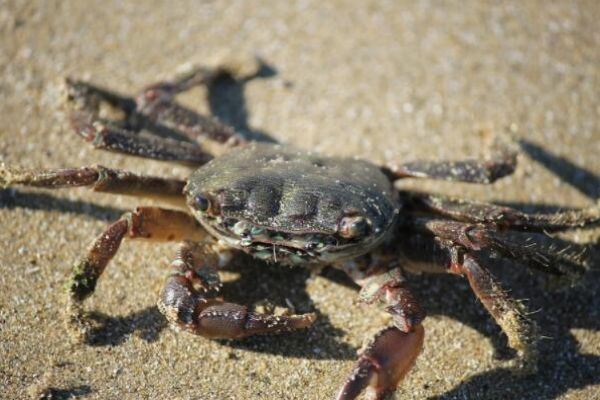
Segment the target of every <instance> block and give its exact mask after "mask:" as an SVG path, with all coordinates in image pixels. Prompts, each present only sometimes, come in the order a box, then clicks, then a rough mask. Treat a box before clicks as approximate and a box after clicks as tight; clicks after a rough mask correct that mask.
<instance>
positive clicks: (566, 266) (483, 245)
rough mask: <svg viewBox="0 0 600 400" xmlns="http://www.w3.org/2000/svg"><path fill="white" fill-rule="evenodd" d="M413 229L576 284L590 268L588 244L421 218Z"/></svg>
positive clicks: (490, 227) (539, 234) (478, 225)
mask: <svg viewBox="0 0 600 400" xmlns="http://www.w3.org/2000/svg"><path fill="white" fill-rule="evenodd" d="M411 223H412V226H413V228H416V229H417V230H418V231H421V232H427V233H429V234H432V235H434V236H437V237H439V238H442V239H445V240H449V241H451V242H452V243H454V244H456V245H460V246H462V247H464V248H466V249H469V250H470V251H480V250H483V249H487V250H490V251H492V252H496V253H499V254H501V255H502V256H504V257H507V258H510V259H513V260H515V261H517V262H521V263H524V264H525V265H527V266H529V267H532V268H535V269H537V270H540V271H542V272H544V273H548V274H551V275H554V276H556V277H557V278H558V279H559V280H562V281H564V282H565V283H573V282H575V281H576V280H577V279H579V278H580V277H581V276H582V275H583V274H584V273H585V272H586V270H587V260H586V257H585V250H586V249H585V246H581V245H576V244H573V243H567V242H564V241H562V240H561V239H558V238H553V237H551V236H548V235H545V234H542V233H537V232H519V231H511V230H498V229H496V228H495V227H494V226H493V225H489V224H488V225H486V224H470V223H465V222H457V221H448V220H443V219H437V218H427V217H419V218H415V219H413V220H412V222H411Z"/></svg>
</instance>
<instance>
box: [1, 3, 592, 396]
mask: <svg viewBox="0 0 600 400" xmlns="http://www.w3.org/2000/svg"><path fill="white" fill-rule="evenodd" d="M599 18H600V3H598V2H597V1H594V0H590V1H573V2H567V1H563V2H547V1H528V2H520V1H514V2H502V4H497V3H496V2H480V1H467V2H462V1H456V2H444V3H442V2H433V1H423V2H413V1H375V0H369V1H363V2H351V1H341V0H336V1H330V2H321V1H297V2H284V1H263V2H241V1H220V2H211V1H207V2H199V1H178V2H176V3H175V4H173V3H172V2H160V1H158V0H151V1H145V2H133V1H128V2H123V1H98V2H92V1H61V2H58V1H37V2H31V1H3V2H0V32H1V33H0V70H1V72H0V96H1V99H2V100H1V101H0V162H4V163H7V164H11V165H12V164H14V165H21V166H26V167H42V166H45V167H60V166H80V165H86V164H94V163H100V164H103V165H106V166H111V167H117V168H125V169H129V170H132V171H138V172H146V173H152V174H160V175H165V176H181V177H185V176H186V175H187V174H188V173H189V170H188V169H187V168H185V167H182V166H178V165H172V164H168V163H160V162H156V161H147V160H141V159H136V158H130V157H126V156H123V155H117V154H111V153H106V152H101V151H94V150H93V149H92V148H91V147H90V146H88V145H86V144H85V143H84V142H83V141H82V140H80V139H79V138H77V137H75V135H74V134H73V133H72V132H71V130H70V129H69V127H68V126H67V123H66V122H65V118H64V109H63V106H62V104H63V102H62V92H61V87H62V86H61V85H62V80H63V78H64V77H65V76H74V77H78V78H84V79H90V80H92V81H93V82H96V83H98V84H102V85H105V86H108V87H112V88H114V89H117V90H119V91H122V92H127V93H132V92H135V90H138V89H139V88H140V87H142V86H144V85H145V84H147V83H149V82H153V81H156V80H158V79H161V78H165V77H169V76H171V75H172V74H173V73H174V72H176V71H178V70H181V69H182V68H185V67H186V65H190V64H201V63H203V62H208V60H212V59H214V58H215V57H217V56H219V57H220V56H222V55H224V54H225V55H227V54H241V55H247V56H252V55H256V56H259V57H261V58H262V59H263V60H264V61H265V62H266V63H267V64H268V65H269V66H270V68H271V71H270V73H267V74H265V76H263V77H260V78H256V79H252V80H250V81H247V82H245V83H244V84H235V83H231V82H230V83H223V84H222V85H220V86H218V87H217V88H216V89H215V90H213V91H211V93H207V92H206V90H203V89H198V90H194V91H193V92H190V93H189V94H186V95H185V96H183V100H182V101H184V102H185V103H186V104H187V105H189V106H190V107H194V108H195V109H198V110H200V111H202V112H205V113H213V114H214V115H216V116H218V117H219V118H220V119H221V120H223V121H225V122H228V123H230V124H232V125H233V126H234V127H236V128H237V129H238V130H239V131H241V132H242V133H244V134H246V135H247V136H249V137H253V138H264V137H266V136H270V137H272V138H274V139H276V140H278V141H280V142H283V143H288V144H293V145H297V146H299V147H301V148H305V149H313V150H317V151H320V152H323V153H327V154H332V155H356V156H359V157H363V158H367V159H371V160H374V161H376V162H386V161H393V160H411V159H437V158H444V157H445V158H455V159H456V158H461V157H466V156H477V155H480V154H481V153H482V138H481V134H480V133H481V132H482V131H492V132H496V133H509V134H511V135H513V136H514V137H516V138H517V139H518V140H519V141H520V144H521V147H522V150H523V151H522V156H520V160H519V161H520V164H519V167H518V170H517V172H516V173H515V174H514V175H513V176H512V177H509V178H507V179H504V180H502V181H501V182H498V183H496V184H494V185H492V186H488V187H483V186H477V185H467V184H449V183H435V182H425V181H405V182H402V183H401V186H403V187H412V188H419V189H421V190H428V191H432V192H443V193H448V194H453V195H460V196H464V197H470V198H476V199H480V200H489V201H492V200H493V201H496V202H500V203H503V204H510V205H514V206H516V207H519V208H521V209H525V210H556V209H559V208H573V207H585V206H590V205H592V204H593V203H594V202H595V201H598V199H599V198H600V178H599V175H600V157H598V154H599V153H600V124H599V121H600V108H599V107H600V106H599V104H600V68H599V67H598V66H599V65H600V31H599V30H598V28H597V21H598V19H599ZM138 204H148V202H147V201H143V200H138V199H131V198H124V197H118V196H116V197H115V196H109V195H97V194H94V193H91V192H89V191H87V190H85V189H79V190H70V191H53V192H49V191H43V190H32V189H22V188H18V189H10V190H4V191H2V192H0V226H1V227H2V228H1V229H0V243H1V248H0V397H1V398H6V399H21V398H29V397H30V396H31V395H32V393H33V394H35V393H37V394H39V393H45V394H46V395H47V396H48V395H51V396H52V398H59V399H65V398H85V399H110V398H122V399H138V398H171V399H274V398H285V399H327V398H331V397H332V396H333V395H334V393H335V392H336V389H337V388H338V386H339V384H340V383H341V382H342V381H343V379H344V377H345V376H346V375H347V374H348V372H349V371H350V369H351V366H352V363H353V360H354V359H355V354H356V351H357V349H359V348H360V346H361V344H362V343H363V341H364V340H366V339H368V337H369V336H370V335H371V334H372V333H374V332H376V331H377V330H378V329H379V328H380V327H381V326H383V325H384V324H386V323H387V320H386V316H385V315H384V314H383V313H381V312H380V311H377V310H375V309H374V308H371V307H368V306H364V305H361V304H360V303H358V302H357V301H356V290H355V289H354V288H352V287H348V286H347V285H344V284H341V283H340V282H336V280H335V279H334V280H332V279H329V278H327V277H324V276H311V275H310V274H309V273H308V272H306V271H303V270H289V269H283V268H277V267H267V266H264V265H262V264H261V265H255V264H253V263H251V262H250V261H249V260H248V259H246V258H243V257H242V258H240V259H237V260H236V261H235V263H234V265H233V267H232V271H231V272H227V273H226V274H225V275H224V278H225V279H226V281H227V284H226V286H225V293H226V294H227V295H229V297H230V298H232V299H235V300H237V301H242V302H247V303H256V302H259V301H261V300H263V299H265V298H268V299H269V300H270V301H271V302H273V303H274V304H277V305H285V304H286V299H287V301H289V302H291V303H292V304H293V305H294V307H295V308H296V309H297V310H299V311H314V312H316V313H317V314H318V317H319V320H318V322H317V323H316V325H315V327H314V328H311V329H310V330H308V331H305V332H299V333H295V334H292V335H289V336H281V337H263V338H255V339H250V340H247V341H244V342H240V343H229V342H218V341H210V340H203V339H201V338H198V337H194V336H192V335H186V334H178V333H176V332H174V331H172V330H170V329H168V328H167V327H166V324H165V321H164V319H163V318H162V316H161V315H160V314H159V312H158V311H157V309H156V307H155V302H156V298H157V293H158V291H159V290H160V287H161V284H162V281H163V279H164V276H165V273H166V268H165V267H166V266H167V265H168V262H169V260H170V259H171V258H172V256H173V254H174V251H175V245H171V244H165V245H159V246H158V245H154V244H148V243H137V242H135V243H134V242H127V243H125V244H124V245H123V246H122V250H121V252H120V253H119V254H118V256H117V257H116V259H115V260H114V262H113V263H112V264H111V266H110V268H109V269H108V270H107V272H106V274H105V275H104V276H103V277H102V279H101V282H100V283H99V286H98V290H97V292H96V295H95V296H93V298H92V299H91V300H90V301H89V302H88V304H87V307H88V309H89V310H93V311H94V318H95V320H96V322H97V325H98V326H97V329H96V330H95V332H94V336H93V340H91V341H90V343H87V344H84V345H72V344H71V343H70V342H69V340H68V338H67V335H66V332H65V328H64V324H63V319H62V304H63V300H62V298H63V290H62V287H63V284H64V281H65V278H66V277H67V276H68V273H69V269H70V266H71V265H72V263H73V261H74V260H76V259H77V258H78V257H79V256H80V255H81V254H82V252H83V251H84V249H85V248H86V246H87V244H88V242H89V241H90V240H91V239H92V238H93V237H94V236H95V235H98V234H99V233H100V232H101V231H102V229H103V227H104V226H105V225H106V224H107V222H108V221H110V220H114V219H115V218H118V216H119V215H120V213H122V212H123V211H125V210H128V209H131V208H133V207H135V206H136V205H138ZM599 236H600V232H599V231H598V230H597V229H596V230H588V231H581V232H576V233H575V234H574V235H572V236H571V239H572V240H575V241H578V242H587V243H592V244H593V243H596V249H597V247H598V246H597V243H598V237H599ZM596 267H597V263H596ZM494 271H495V273H496V274H497V275H499V276H500V277H501V279H502V281H503V282H504V284H505V285H506V286H507V287H509V288H511V291H512V293H513V294H514V296H516V297H519V298H525V299H527V305H528V307H529V308H530V310H532V311H535V313H534V314H533V315H532V317H533V318H535V319H536V321H537V322H538V323H539V325H540V329H541V331H542V333H543V335H544V336H545V337H546V339H545V340H543V342H542V357H541V360H540V372H539V373H538V374H537V375H534V376H530V377H522V376H514V375H512V374H511V373H510V371H509V369H508V362H509V359H510V357H511V354H510V351H508V350H507V348H506V340H505V338H504V337H503V335H502V334H501V333H500V331H499V329H498V327H497V326H496V325H495V324H494V323H493V322H492V320H491V319H490V317H489V316H488V315H487V314H486V312H485V311H484V309H483V308H482V306H481V305H480V304H479V303H478V302H477V301H476V300H475V299H474V296H473V295H472V294H471V293H470V290H469V287H468V284H467V283H466V282H465V281H464V280H462V279H460V278H458V277H451V276H417V277H412V278H411V282H412V285H413V286H414V288H415V291H416V292H417V293H418V295H419V297H420V298H421V299H422V302H423V304H424V306H425V307H426V308H427V310H428V312H429V317H428V318H427V319H426V320H425V322H424V325H425V329H426V331H427V336H426V342H425V350H424V352H423V354H422V356H421V357H420V358H419V360H418V362H417V365H416V367H415V368H414V371H413V372H412V373H411V374H410V375H409V376H408V378H407V379H406V381H405V383H404V384H403V386H402V389H401V390H399V391H398V392H397V394H396V395H395V398H396V399H509V398H513V399H586V400H589V399H594V398H595V399H598V398H600V395H599V394H598V393H599V392H600V322H599V321H600V296H598V295H597V293H600V279H599V278H600V273H599V272H598V270H596V271H592V272H590V273H589V274H588V275H587V277H586V278H585V280H584V281H583V282H582V283H581V284H580V285H579V286H577V287H575V288H567V289H564V290H562V291H559V292H548V291H546V290H545V289H544V287H543V285H540V284H539V279H538V277H537V276H536V275H531V274H528V273H527V272H526V271H524V270H523V268H522V267H518V266H515V267H505V268H500V269H495V270H494Z"/></svg>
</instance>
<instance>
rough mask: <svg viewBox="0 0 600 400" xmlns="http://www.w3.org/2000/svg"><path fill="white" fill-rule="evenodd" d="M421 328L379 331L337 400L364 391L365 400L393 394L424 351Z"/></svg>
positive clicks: (359, 359)
mask: <svg viewBox="0 0 600 400" xmlns="http://www.w3.org/2000/svg"><path fill="white" fill-rule="evenodd" d="M424 336H425V331H424V329H423V326H422V325H421V324H418V325H416V326H414V328H413V330H412V331H410V332H402V331H401V330H400V329H398V328H396V327H389V328H385V329H383V330H381V331H380V332H379V333H378V334H377V335H376V336H375V338H374V339H373V341H372V342H371V343H370V344H369V345H368V346H367V347H366V349H365V350H364V351H363V352H362V353H361V354H360V356H359V358H358V361H357V362H356V365H355V367H354V369H353V370H352V373H351V374H350V376H349V377H348V379H347V380H346V383H344V385H343V386H342V388H341V389H340V391H339V393H338V394H337V397H336V399H337V400H352V399H355V398H356V397H358V395H359V394H360V393H361V392H362V391H363V390H365V389H366V395H367V399H369V400H378V399H383V398H384V397H385V396H386V395H387V394H390V393H392V392H393V391H394V390H395V389H396V387H397V386H398V384H399V383H400V381H402V379H403V378H404V377H405V376H406V374H407V373H408V371H410V369H411V368H412V366H413V365H414V364H415V361H416V359H417V357H418V356H419V354H420V353H421V350H422V349H423V338H424Z"/></svg>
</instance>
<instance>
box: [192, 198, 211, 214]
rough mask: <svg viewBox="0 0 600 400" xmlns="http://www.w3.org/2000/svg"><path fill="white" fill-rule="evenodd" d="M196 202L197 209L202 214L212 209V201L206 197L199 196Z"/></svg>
mask: <svg viewBox="0 0 600 400" xmlns="http://www.w3.org/2000/svg"><path fill="white" fill-rule="evenodd" d="M194 201H195V202H196V208H197V209H198V210H200V211H202V212H206V211H208V209H209V208H210V200H208V199H207V198H206V197H204V196H200V195H197V196H196V197H195V198H194Z"/></svg>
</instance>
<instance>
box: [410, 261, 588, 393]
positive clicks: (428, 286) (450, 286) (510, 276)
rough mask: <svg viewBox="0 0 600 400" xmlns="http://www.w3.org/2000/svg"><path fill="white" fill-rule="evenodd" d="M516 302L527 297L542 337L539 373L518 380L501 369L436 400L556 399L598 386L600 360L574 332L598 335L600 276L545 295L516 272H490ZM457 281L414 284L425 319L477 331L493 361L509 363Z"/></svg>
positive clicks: (500, 339)
mask: <svg viewBox="0 0 600 400" xmlns="http://www.w3.org/2000/svg"><path fill="white" fill-rule="evenodd" d="M495 273H496V275H498V276H499V277H500V278H501V279H502V281H503V282H504V283H505V284H506V286H507V287H509V288H511V291H512V293H513V295H514V296H515V297H517V298H527V299H528V305H529V307H530V309H536V310H539V312H537V313H536V314H535V315H534V316H533V318H535V319H536V321H537V322H538V324H539V327H540V331H541V334H542V335H543V336H544V337H545V338H546V339H543V340H542V341H541V342H540V360H539V371H538V372H537V373H536V374H534V375H530V376H520V375H517V374H515V373H514V371H512V370H510V369H509V368H504V367H500V368H497V369H494V370H491V371H486V372H483V373H481V374H478V375H475V376H473V377H471V378H469V379H468V380H467V381H465V382H463V383H461V384H460V385H458V386H457V387H456V388H455V389H453V390H451V391H449V392H447V393H445V394H444V395H442V396H438V397H432V398H431V399H432V400H433V399H436V400H441V399H445V400H449V399H464V398H478V399H499V398H519V399H555V398H557V397H559V396H560V395H562V394H564V393H566V392H567V391H569V390H572V389H577V388H583V387H586V386H588V385H597V384H600V356H598V355H594V354H587V353H585V352H582V351H580V344H579V342H578V341H577V339H576V338H575V336H574V334H573V332H572V330H573V329H584V330H591V331H598V330H600V318H599V317H600V312H599V310H600V298H599V297H598V296H597V293H599V292H600V273H599V272H598V271H592V272H590V273H589V274H587V275H586V276H585V277H584V280H583V282H581V283H580V284H579V285H578V286H576V287H573V288H570V289H565V290H561V291H558V292H556V291H553V292H549V291H546V290H544V289H543V288H541V287H539V285H536V284H535V283H534V282H535V279H532V277H531V276H529V274H528V273H526V272H524V271H519V270H517V268H507V269H504V270H498V269H497V270H495ZM459 279H460V278H458V277H452V276H427V277H419V279H414V281H415V282H414V284H415V285H414V286H415V289H416V290H417V291H418V292H419V293H427V295H426V296H424V295H422V296H421V297H422V298H423V300H424V305H425V307H426V308H427V310H428V312H429V314H430V315H445V316H449V317H450V318H452V319H455V320H457V321H460V322H461V323H464V324H466V325H468V326H470V327H471V328H473V329H476V330H477V331H479V332H480V333H482V334H483V335H485V336H486V337H488V338H489V339H490V340H491V344H492V345H493V346H494V348H495V350H496V355H497V358H500V359H508V358H512V356H513V355H512V354H510V353H511V352H510V351H507V344H506V339H505V336H504V335H503V334H502V332H501V331H500V329H499V328H498V327H497V326H496V325H495V324H494V323H493V322H492V320H491V318H490V317H489V315H487V313H486V312H485V310H484V309H483V307H482V306H481V305H480V304H478V303H477V301H476V300H475V298H474V295H473V294H472V293H471V291H470V288H469V287H468V285H467V284H465V283H464V282H461V281H459Z"/></svg>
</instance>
